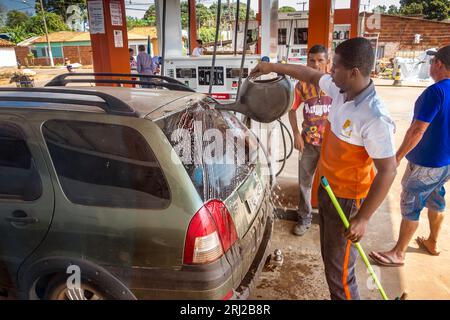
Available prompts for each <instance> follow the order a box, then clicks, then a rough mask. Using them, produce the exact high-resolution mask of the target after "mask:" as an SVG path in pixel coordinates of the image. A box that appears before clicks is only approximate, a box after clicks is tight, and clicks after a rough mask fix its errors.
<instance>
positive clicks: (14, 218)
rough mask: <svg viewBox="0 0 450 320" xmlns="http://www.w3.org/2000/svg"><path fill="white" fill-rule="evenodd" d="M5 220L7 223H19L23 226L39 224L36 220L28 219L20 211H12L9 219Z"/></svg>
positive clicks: (28, 217)
mask: <svg viewBox="0 0 450 320" xmlns="http://www.w3.org/2000/svg"><path fill="white" fill-rule="evenodd" d="M5 220H6V221H8V222H9V223H20V224H24V225H25V224H31V223H36V222H39V219H38V218H35V217H30V216H28V215H27V213H26V212H24V211H22V210H17V211H14V212H13V213H12V215H11V216H10V217H5Z"/></svg>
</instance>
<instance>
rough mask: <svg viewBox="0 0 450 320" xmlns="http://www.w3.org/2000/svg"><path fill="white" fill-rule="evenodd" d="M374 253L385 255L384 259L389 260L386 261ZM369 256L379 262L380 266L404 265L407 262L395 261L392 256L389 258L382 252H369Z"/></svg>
mask: <svg viewBox="0 0 450 320" xmlns="http://www.w3.org/2000/svg"><path fill="white" fill-rule="evenodd" d="M374 253H376V254H378V255H379V256H381V257H383V258H384V259H386V260H387V261H389V262H384V261H383V260H381V259H380V258H378V257H377V256H376V255H374ZM369 257H370V259H372V261H373V262H375V263H376V264H378V265H380V266H384V267H402V266H403V265H404V264H405V263H404V262H394V261H392V259H391V258H389V257H388V256H386V255H385V254H383V253H381V252H371V253H370V254H369Z"/></svg>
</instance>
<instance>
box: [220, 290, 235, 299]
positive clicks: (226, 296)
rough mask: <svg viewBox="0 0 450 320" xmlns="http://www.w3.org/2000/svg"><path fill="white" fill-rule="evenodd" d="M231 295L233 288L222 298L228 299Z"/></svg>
mask: <svg viewBox="0 0 450 320" xmlns="http://www.w3.org/2000/svg"><path fill="white" fill-rule="evenodd" d="M232 297H233V290H230V291H229V292H228V293H227V294H226V295H225V297H223V298H222V300H230V299H231V298H232Z"/></svg>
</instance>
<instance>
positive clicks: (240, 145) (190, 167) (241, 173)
mask: <svg viewBox="0 0 450 320" xmlns="http://www.w3.org/2000/svg"><path fill="white" fill-rule="evenodd" d="M215 103H216V102H215V101H214V100H212V99H210V98H205V99H204V100H201V101H197V102H191V104H190V105H189V106H188V107H187V108H186V109H184V110H183V111H181V112H178V113H175V114H172V115H169V116H167V117H165V118H163V119H160V120H158V121H157V124H158V125H159V126H160V128H161V129H162V130H163V132H164V134H165V135H166V137H167V138H168V140H169V141H170V143H171V144H172V146H173V148H174V150H175V152H176V154H177V155H178V157H179V158H180V159H181V161H182V163H183V165H184V167H185V169H186V171H187V172H188V174H189V176H190V178H191V180H192V182H193V183H194V185H195V187H196V189H197V191H198V192H199V194H200V196H201V197H202V199H203V200H204V201H207V200H209V199H221V200H225V199H226V198H227V197H228V196H230V195H231V193H232V192H233V191H234V190H236V189H237V188H238V187H239V185H240V184H241V183H242V182H243V181H244V180H245V179H246V177H247V176H248V175H249V174H250V173H251V172H252V170H253V169H254V168H255V166H256V164H257V163H258V162H259V160H258V141H257V139H256V138H255V136H254V135H253V133H252V132H251V131H250V130H248V129H247V127H245V126H244V125H243V124H242V122H241V121H240V120H239V119H238V118H237V117H236V116H235V115H233V114H232V113H230V112H222V111H218V110H215V109H214V106H215Z"/></svg>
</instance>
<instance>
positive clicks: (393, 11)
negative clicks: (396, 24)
mask: <svg viewBox="0 0 450 320" xmlns="http://www.w3.org/2000/svg"><path fill="white" fill-rule="evenodd" d="M387 13H388V14H392V15H396V14H399V9H398V7H397V6H395V5H390V6H389V9H388V11H387Z"/></svg>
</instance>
